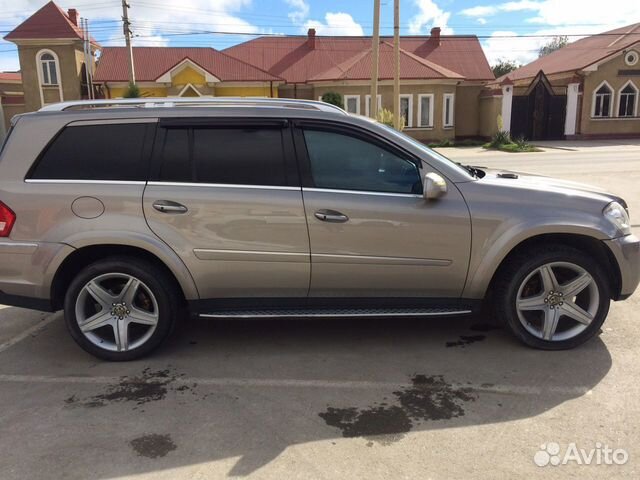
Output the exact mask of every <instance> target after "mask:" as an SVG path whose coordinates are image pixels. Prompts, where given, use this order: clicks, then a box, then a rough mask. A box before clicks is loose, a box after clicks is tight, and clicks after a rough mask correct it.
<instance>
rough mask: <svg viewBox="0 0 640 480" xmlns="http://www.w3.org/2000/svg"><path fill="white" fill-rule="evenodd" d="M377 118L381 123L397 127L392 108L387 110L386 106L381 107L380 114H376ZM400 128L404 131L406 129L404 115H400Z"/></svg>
mask: <svg viewBox="0 0 640 480" xmlns="http://www.w3.org/2000/svg"><path fill="white" fill-rule="evenodd" d="M376 120H378V121H379V122H380V123H384V124H385V125H388V126H389V127H392V128H395V127H394V125H393V120H394V117H393V112H392V111H391V110H387V109H386V108H381V109H380V110H378V114H377V115H376ZM398 130H400V131H402V130H404V117H400V125H399V128H398Z"/></svg>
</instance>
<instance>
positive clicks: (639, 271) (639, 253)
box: [603, 235, 640, 300]
mask: <svg viewBox="0 0 640 480" xmlns="http://www.w3.org/2000/svg"><path fill="white" fill-rule="evenodd" d="M603 243H604V244H605V245H606V246H607V247H608V248H609V251H611V253H612V254H613V256H614V257H615V259H616V262H617V263H618V268H619V269H620V295H619V296H618V298H616V300H625V299H626V298H629V297H630V296H631V294H632V293H633V292H634V291H635V290H636V288H637V287H638V284H639V283H640V239H638V237H636V236H635V235H626V236H624V237H620V238H615V239H613V240H604V241H603Z"/></svg>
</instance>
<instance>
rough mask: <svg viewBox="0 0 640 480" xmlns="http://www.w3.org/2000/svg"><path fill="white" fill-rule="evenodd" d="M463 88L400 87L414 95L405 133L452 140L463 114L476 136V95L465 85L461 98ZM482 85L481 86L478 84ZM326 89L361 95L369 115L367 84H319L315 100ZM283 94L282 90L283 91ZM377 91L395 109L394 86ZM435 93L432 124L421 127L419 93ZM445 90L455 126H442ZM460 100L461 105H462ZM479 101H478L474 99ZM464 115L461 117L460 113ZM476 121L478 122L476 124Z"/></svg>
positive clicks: (385, 104) (464, 122)
mask: <svg viewBox="0 0 640 480" xmlns="http://www.w3.org/2000/svg"><path fill="white" fill-rule="evenodd" d="M459 88H461V87H457V86H456V85H442V84H427V83H425V84H422V85H412V84H404V85H401V86H400V94H401V95H405V94H409V95H412V98H413V112H412V121H411V125H412V126H411V127H410V126H405V129H404V133H407V134H409V135H411V136H412V137H414V138H415V139H417V140H420V141H425V142H431V141H438V140H444V139H452V138H454V137H455V136H456V135H458V121H460V118H461V117H462V121H461V126H462V131H463V132H474V133H464V134H463V135H476V133H475V131H476V128H477V127H476V126H477V121H476V120H475V119H476V115H477V114H476V112H475V110H476V108H477V107H476V106H475V105H474V104H470V103H469V98H472V97H473V96H474V91H473V89H471V90H467V88H471V87H462V88H464V89H465V90H464V93H463V94H462V96H461V98H460V99H459V98H458V95H457V92H458V89H459ZM478 88H479V87H478ZM326 92H337V93H340V94H341V95H343V96H344V95H360V114H361V115H365V114H366V95H369V94H370V93H371V88H370V87H369V86H366V85H333V86H316V87H315V88H314V94H313V99H315V100H317V99H318V98H319V97H321V96H322V95H323V94H325V93H326ZM281 93H282V92H281ZM378 93H379V95H381V96H382V108H386V109H387V110H391V111H393V86H392V85H380V86H379V87H378ZM428 93H431V94H433V95H434V109H433V116H434V119H433V127H431V128H428V127H418V98H419V97H418V95H419V94H428ZM445 93H453V94H454V95H456V96H455V97H454V102H455V106H454V108H455V110H454V126H453V127H448V128H445V127H444V126H443V118H442V116H443V105H444V103H443V95H444V94H445ZM459 100H461V102H462V104H460V102H459ZM475 103H476V104H477V100H476V101H475ZM459 115H461V116H459ZM474 123H475V125H474Z"/></svg>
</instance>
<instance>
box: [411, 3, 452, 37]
mask: <svg viewBox="0 0 640 480" xmlns="http://www.w3.org/2000/svg"><path fill="white" fill-rule="evenodd" d="M413 2H414V3H415V5H416V7H418V10H419V13H418V14H417V15H415V16H414V17H413V18H411V20H409V33H410V34H412V35H419V34H423V33H428V30H430V29H431V28H432V27H440V28H441V31H442V34H443V35H451V34H452V33H453V29H452V28H451V27H449V26H448V25H447V23H448V22H449V17H450V16H451V12H445V11H444V10H442V9H441V8H440V7H438V5H436V3H435V2H433V1H432V0H413Z"/></svg>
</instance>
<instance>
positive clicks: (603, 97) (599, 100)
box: [593, 82, 613, 117]
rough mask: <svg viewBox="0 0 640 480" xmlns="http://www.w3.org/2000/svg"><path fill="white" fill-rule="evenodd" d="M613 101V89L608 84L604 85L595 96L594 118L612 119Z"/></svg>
mask: <svg viewBox="0 0 640 480" xmlns="http://www.w3.org/2000/svg"><path fill="white" fill-rule="evenodd" d="M612 100H613V91H612V90H611V87H609V84H608V83H606V82H604V83H602V84H601V85H600V87H599V88H598V89H597V90H596V91H595V93H594V96H593V116H594V117H610V116H611V105H612V103H613V102H612Z"/></svg>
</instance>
